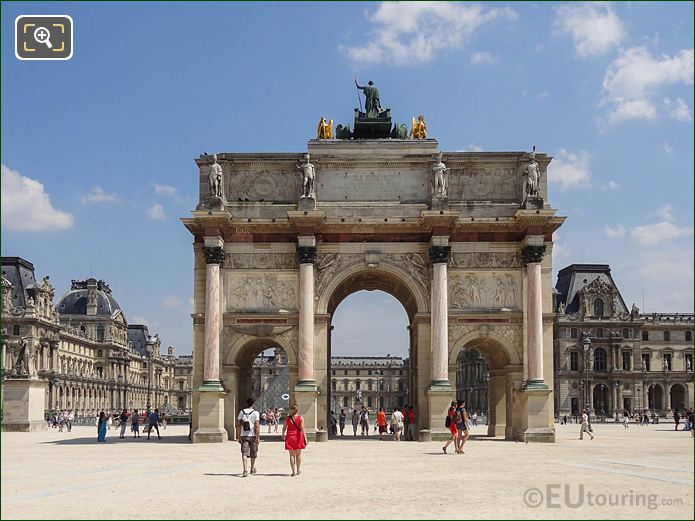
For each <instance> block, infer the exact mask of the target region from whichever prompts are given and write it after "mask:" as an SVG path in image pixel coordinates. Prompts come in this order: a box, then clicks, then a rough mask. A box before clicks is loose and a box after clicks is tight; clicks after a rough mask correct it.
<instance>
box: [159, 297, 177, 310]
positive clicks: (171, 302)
mask: <svg viewBox="0 0 695 521" xmlns="http://www.w3.org/2000/svg"><path fill="white" fill-rule="evenodd" d="M162 305H163V306H164V307H165V308H167V309H173V308H177V307H179V306H180V305H181V299H180V298H179V297H177V296H176V295H169V296H167V297H165V298H164V301H163V302H162Z"/></svg>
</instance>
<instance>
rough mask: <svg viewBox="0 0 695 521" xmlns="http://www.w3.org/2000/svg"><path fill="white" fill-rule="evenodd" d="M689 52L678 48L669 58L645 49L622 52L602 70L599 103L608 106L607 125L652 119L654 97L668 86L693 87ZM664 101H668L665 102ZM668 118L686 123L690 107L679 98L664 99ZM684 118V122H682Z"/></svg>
mask: <svg viewBox="0 0 695 521" xmlns="http://www.w3.org/2000/svg"><path fill="white" fill-rule="evenodd" d="M693 56H694V54H693V49H682V50H681V51H679V52H678V53H676V54H675V55H674V56H673V57H670V56H667V55H663V56H660V57H659V56H657V57H655V56H652V54H651V53H650V52H649V51H648V50H647V49H646V48H645V47H633V48H630V49H627V50H625V51H624V52H623V53H621V55H620V56H619V57H618V58H616V59H615V60H614V61H613V62H612V63H611V64H610V65H609V66H608V69H607V70H606V73H605V75H604V77H603V100H602V101H603V103H607V104H609V105H610V106H611V111H610V113H609V115H608V118H607V122H608V123H618V122H620V121H624V120H627V119H649V120H652V119H655V118H656V117H657V109H656V103H655V101H654V99H653V98H654V96H655V95H657V94H658V92H659V90H661V89H663V88H664V87H667V86H670V85H692V84H693V74H694V73H693V63H694V60H693ZM666 100H668V101H666ZM664 104H665V107H664V110H665V111H666V112H667V113H668V114H669V116H671V117H673V118H676V119H679V118H680V119H681V120H684V121H687V120H688V119H687V118H692V115H691V114H690V108H689V107H688V106H687V104H686V103H685V102H684V101H683V100H682V99H681V98H678V99H677V100H676V101H675V102H671V100H669V99H668V98H665V99H664ZM684 118H685V119H684Z"/></svg>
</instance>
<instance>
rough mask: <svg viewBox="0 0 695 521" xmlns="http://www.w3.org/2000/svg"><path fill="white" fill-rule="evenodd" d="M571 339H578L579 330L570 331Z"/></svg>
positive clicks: (574, 328)
mask: <svg viewBox="0 0 695 521" xmlns="http://www.w3.org/2000/svg"><path fill="white" fill-rule="evenodd" d="M570 338H577V328H576V327H573V328H572V329H570Z"/></svg>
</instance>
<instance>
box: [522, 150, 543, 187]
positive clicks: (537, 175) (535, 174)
mask: <svg viewBox="0 0 695 521" xmlns="http://www.w3.org/2000/svg"><path fill="white" fill-rule="evenodd" d="M524 176H525V177H526V180H525V195H526V197H538V196H539V195H540V184H541V170H540V167H539V166H538V163H537V162H536V145H533V150H532V151H531V160H530V162H529V164H528V165H527V166H526V170H525V171H524Z"/></svg>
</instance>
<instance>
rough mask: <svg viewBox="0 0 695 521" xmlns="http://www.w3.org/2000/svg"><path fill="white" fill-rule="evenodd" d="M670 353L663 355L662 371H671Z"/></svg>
mask: <svg viewBox="0 0 695 521" xmlns="http://www.w3.org/2000/svg"><path fill="white" fill-rule="evenodd" d="M671 358H672V357H671V353H664V371H670V370H671Z"/></svg>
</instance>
